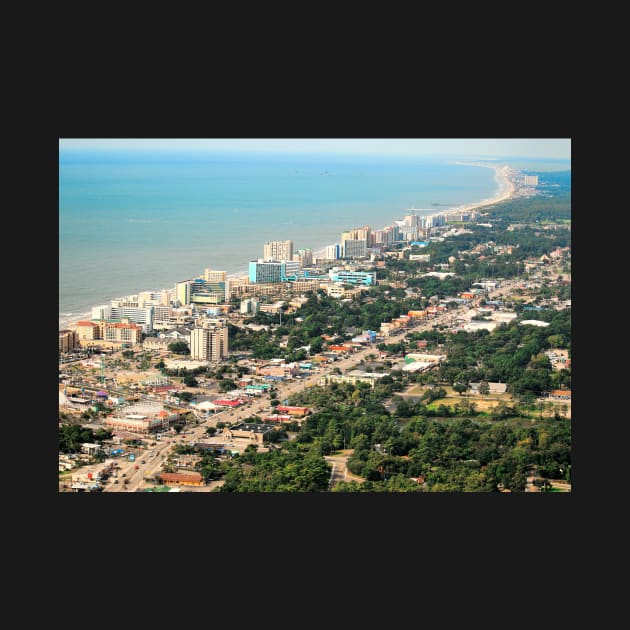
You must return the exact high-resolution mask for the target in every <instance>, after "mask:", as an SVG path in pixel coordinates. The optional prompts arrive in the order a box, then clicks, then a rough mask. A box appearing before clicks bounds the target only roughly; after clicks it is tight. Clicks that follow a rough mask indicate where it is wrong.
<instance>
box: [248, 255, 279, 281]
mask: <svg viewBox="0 0 630 630" xmlns="http://www.w3.org/2000/svg"><path fill="white" fill-rule="evenodd" d="M285 265H286V263H285V262H284V261H282V262H281V261H273V260H262V259H260V258H259V259H258V260H250V262H249V281H250V282H253V283H259V282H263V283H264V282H270V283H275V282H282V281H283V279H284V277H285V268H286V267H285Z"/></svg>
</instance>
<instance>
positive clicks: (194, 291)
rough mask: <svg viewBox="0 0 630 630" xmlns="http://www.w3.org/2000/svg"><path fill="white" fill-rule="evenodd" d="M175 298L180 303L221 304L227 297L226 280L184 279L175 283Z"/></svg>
mask: <svg viewBox="0 0 630 630" xmlns="http://www.w3.org/2000/svg"><path fill="white" fill-rule="evenodd" d="M218 273H220V272H218ZM175 298H176V300H177V301H179V303H180V304H182V305H186V304H221V303H223V302H225V301H226V300H227V299H229V296H228V287H227V282H226V281H225V280H222V281H218V282H215V281H208V280H205V279H204V278H194V279H193V280H184V281H183V282H178V283H177V284H176V285H175Z"/></svg>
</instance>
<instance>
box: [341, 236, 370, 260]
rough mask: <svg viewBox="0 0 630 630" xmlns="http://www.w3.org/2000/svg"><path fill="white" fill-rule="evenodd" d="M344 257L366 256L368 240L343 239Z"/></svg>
mask: <svg viewBox="0 0 630 630" xmlns="http://www.w3.org/2000/svg"><path fill="white" fill-rule="evenodd" d="M341 244H342V247H343V257H344V258H365V257H366V256H367V241H366V240H364V239H341Z"/></svg>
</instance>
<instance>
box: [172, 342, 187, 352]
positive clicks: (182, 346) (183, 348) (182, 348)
mask: <svg viewBox="0 0 630 630" xmlns="http://www.w3.org/2000/svg"><path fill="white" fill-rule="evenodd" d="M167 347H168V349H169V351H170V352H173V353H174V354H190V349H189V348H188V344H187V343H186V342H185V341H173V343H169V344H168V346H167Z"/></svg>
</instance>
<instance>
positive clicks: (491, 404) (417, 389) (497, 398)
mask: <svg viewBox="0 0 630 630" xmlns="http://www.w3.org/2000/svg"><path fill="white" fill-rule="evenodd" d="M440 388H442V389H444V390H445V391H446V396H445V397H444V398H438V399H436V400H434V401H433V402H432V403H431V404H429V405H427V408H428V409H431V410H436V409H437V408H438V407H439V406H440V405H444V406H445V407H448V408H449V409H453V408H454V407H455V405H457V404H459V405H461V406H467V405H468V404H469V403H474V404H475V410H476V411H477V412H479V413H480V415H482V416H483V415H488V414H490V413H491V412H492V410H493V409H494V408H495V407H496V406H497V405H499V404H500V403H503V404H505V405H507V406H510V407H514V406H516V405H517V404H518V403H517V401H516V400H514V397H513V396H512V395H511V394H507V393H506V394H487V395H481V394H472V395H467V394H463V395H462V396H460V395H459V394H458V393H457V392H456V391H454V390H453V388H452V387H450V386H449V385H440ZM425 391H427V388H426V387H425V386H424V385H419V384H414V385H412V386H411V387H410V388H409V389H407V390H406V391H405V392H403V393H404V395H409V396H422V394H424V393H425ZM562 408H564V411H565V413H564V415H565V416H567V418H570V417H571V413H570V406H569V407H567V405H564V404H562V403H553V404H548V405H547V406H546V407H545V408H544V409H543V410H542V417H543V418H553V417H554V414H555V412H556V411H558V412H559V413H561V414H562V411H561V409H562ZM540 416H541V410H540V406H539V405H538V404H537V405H536V406H535V408H534V409H533V410H531V411H529V412H524V414H523V417H524V418H528V419H537V418H540Z"/></svg>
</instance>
